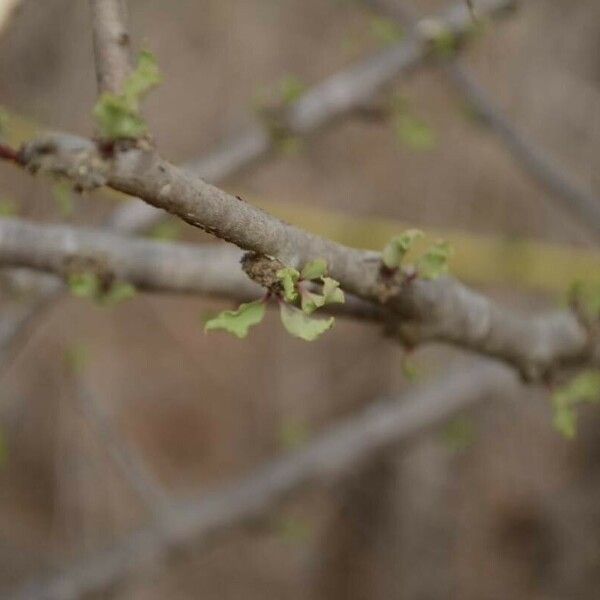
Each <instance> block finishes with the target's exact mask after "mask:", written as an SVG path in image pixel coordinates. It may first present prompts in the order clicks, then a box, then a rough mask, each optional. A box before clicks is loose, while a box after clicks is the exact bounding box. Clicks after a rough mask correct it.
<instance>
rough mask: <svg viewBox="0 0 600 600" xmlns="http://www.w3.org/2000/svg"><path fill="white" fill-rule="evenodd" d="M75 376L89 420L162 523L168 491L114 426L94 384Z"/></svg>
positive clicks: (83, 408) (79, 395) (111, 455)
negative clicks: (97, 394) (91, 384)
mask: <svg viewBox="0 0 600 600" xmlns="http://www.w3.org/2000/svg"><path fill="white" fill-rule="evenodd" d="M74 377H75V378H76V381H75V385H76V393H77V396H78V399H79V404H80V406H81V410H82V413H83V415H84V417H85V419H86V421H87V423H88V424H89V426H90V427H91V428H92V429H93V430H94V431H95V433H96V434H97V435H98V437H99V438H100V439H101V441H102V444H103V447H104V448H105V449H106V451H107V453H108V455H109V456H110V459H111V460H112V462H113V463H114V465H115V466H116V467H117V469H118V471H119V472H120V473H121V475H122V476H123V478H124V479H125V481H127V482H128V483H129V485H130V486H131V488H132V489H133V490H134V491H135V492H136V494H137V495H138V497H139V498H140V500H141V501H142V503H143V504H144V506H146V508H147V509H148V510H149V511H150V513H151V515H152V516H153V517H154V518H155V519H156V520H157V521H158V522H159V523H160V518H161V515H162V513H163V512H164V510H165V507H166V506H167V504H168V502H169V499H168V496H167V494H166V492H165V491H164V489H163V488H162V486H161V485H160V484H159V483H158V481H157V480H156V478H155V477H154V476H153V475H152V473H151V472H150V470H149V468H148V466H147V464H146V462H145V461H144V460H143V458H142V457H141V456H140V455H139V454H138V452H137V451H136V450H135V449H134V448H133V447H131V445H130V444H129V443H128V442H127V440H126V439H125V437H124V436H123V434H122V433H121V432H120V431H119V430H118V429H117V428H116V427H115V425H114V423H113V422H112V419H110V417H109V416H108V415H107V414H106V412H105V411H104V409H103V407H102V406H101V403H100V402H99V399H98V398H97V397H96V395H95V393H94V392H93V391H92V389H91V387H90V386H88V385H87V384H86V383H85V381H84V380H83V378H82V376H80V375H74Z"/></svg>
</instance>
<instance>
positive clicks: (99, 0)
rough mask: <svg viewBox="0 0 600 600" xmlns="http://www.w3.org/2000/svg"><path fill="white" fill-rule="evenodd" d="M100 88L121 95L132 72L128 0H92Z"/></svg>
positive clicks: (102, 90) (95, 52)
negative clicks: (128, 28)
mask: <svg viewBox="0 0 600 600" xmlns="http://www.w3.org/2000/svg"><path fill="white" fill-rule="evenodd" d="M89 1H90V10H91V12H92V29H93V34H94V56H95V58H96V77H97V79H98V91H99V92H100V93H102V92H113V93H115V94H118V93H120V92H122V91H123V84H124V83H125V81H126V80H127V77H129V75H130V73H131V57H130V38H129V33H128V30H127V6H126V4H125V0H89Z"/></svg>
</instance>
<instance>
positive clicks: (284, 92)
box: [278, 75, 306, 106]
mask: <svg viewBox="0 0 600 600" xmlns="http://www.w3.org/2000/svg"><path fill="white" fill-rule="evenodd" d="M278 88H279V95H280V97H281V101H282V102H283V104H284V105H285V106H287V105H289V104H292V103H293V102H296V100H298V98H300V96H302V94H303V93H304V92H305V90H306V86H305V85H304V83H302V81H300V79H298V77H296V76H295V75H286V76H285V77H284V78H283V79H282V80H281V81H280V82H279V85H278Z"/></svg>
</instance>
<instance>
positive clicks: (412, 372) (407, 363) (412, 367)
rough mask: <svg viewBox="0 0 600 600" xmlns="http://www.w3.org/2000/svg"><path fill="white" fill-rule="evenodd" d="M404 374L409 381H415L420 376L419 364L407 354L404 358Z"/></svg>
mask: <svg viewBox="0 0 600 600" xmlns="http://www.w3.org/2000/svg"><path fill="white" fill-rule="evenodd" d="M402 374H403V375H404V377H406V379H407V380H408V381H410V382H411V383H412V382H415V381H417V379H418V378H419V370H418V369H417V365H416V364H415V361H414V360H412V359H411V358H409V357H408V356H405V357H404V359H403V360H402Z"/></svg>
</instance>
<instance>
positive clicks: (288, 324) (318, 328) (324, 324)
mask: <svg viewBox="0 0 600 600" xmlns="http://www.w3.org/2000/svg"><path fill="white" fill-rule="evenodd" d="M279 309H280V315H281V322H282V323H283V326H284V327H285V328H286V330H287V331H288V333H290V334H291V335H293V336H294V337H298V338H300V339H302V340H304V341H306V342H312V341H314V340H316V339H317V338H318V337H319V336H320V335H321V334H323V333H325V332H326V331H327V330H328V329H331V327H332V326H333V323H334V318H333V317H330V318H329V319H316V318H314V317H309V316H308V315H306V314H305V313H304V312H302V311H301V310H300V309H299V308H296V307H295V306H290V305H289V304H286V303H284V302H281V303H280V304H279Z"/></svg>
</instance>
